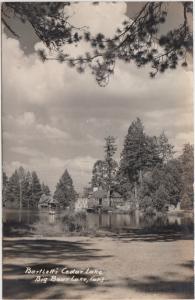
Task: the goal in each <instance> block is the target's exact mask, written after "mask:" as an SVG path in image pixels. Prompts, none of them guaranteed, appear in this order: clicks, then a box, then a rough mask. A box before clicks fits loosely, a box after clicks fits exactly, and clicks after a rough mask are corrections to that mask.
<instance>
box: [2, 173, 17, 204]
mask: <svg viewBox="0 0 195 300" xmlns="http://www.w3.org/2000/svg"><path fill="white" fill-rule="evenodd" d="M5 198H6V207H9V208H19V206H20V187H19V175H18V172H17V170H15V172H14V173H13V174H12V175H11V177H10V178H9V180H8V183H7V188H6V193H5Z"/></svg>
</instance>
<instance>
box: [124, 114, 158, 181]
mask: <svg viewBox="0 0 195 300" xmlns="http://www.w3.org/2000/svg"><path fill="white" fill-rule="evenodd" d="M161 161H162V160H161V158H160V157H159V152H158V144H157V139H156V137H150V136H147V135H146V134H145V133H144V126H143V124H142V122H141V120H140V119H139V118H137V119H136V120H135V121H133V122H132V123H131V125H130V127H129V130H128V134H127V136H126V138H125V142H124V148H123V151H122V153H121V161H120V168H119V169H120V173H121V174H122V175H123V176H124V177H126V178H128V180H129V181H130V182H135V183H138V181H139V177H140V172H143V171H145V170H147V169H150V168H153V167H155V166H156V165H157V164H160V163H161Z"/></svg>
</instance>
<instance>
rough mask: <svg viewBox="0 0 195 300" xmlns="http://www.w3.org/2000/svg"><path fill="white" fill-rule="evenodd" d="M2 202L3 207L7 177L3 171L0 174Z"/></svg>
mask: <svg viewBox="0 0 195 300" xmlns="http://www.w3.org/2000/svg"><path fill="white" fill-rule="evenodd" d="M2 183H3V184H2V200H3V201H2V202H3V206H5V202H6V189H7V184H8V177H7V175H6V173H5V171H3V174H2Z"/></svg>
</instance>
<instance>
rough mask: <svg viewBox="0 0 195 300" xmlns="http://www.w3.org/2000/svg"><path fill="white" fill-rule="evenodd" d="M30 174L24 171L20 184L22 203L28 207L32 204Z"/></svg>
mask: <svg viewBox="0 0 195 300" xmlns="http://www.w3.org/2000/svg"><path fill="white" fill-rule="evenodd" d="M31 203H32V175H31V173H30V172H29V171H27V172H26V174H25V178H24V181H23V184H22V204H23V207H25V208H28V209H29V208H30V207H31V206H32V205H31Z"/></svg>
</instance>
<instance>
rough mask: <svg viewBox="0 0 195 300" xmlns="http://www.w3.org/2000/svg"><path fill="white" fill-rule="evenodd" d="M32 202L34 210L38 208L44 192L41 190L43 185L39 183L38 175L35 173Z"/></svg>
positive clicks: (33, 176)
mask: <svg viewBox="0 0 195 300" xmlns="http://www.w3.org/2000/svg"><path fill="white" fill-rule="evenodd" d="M31 185H32V201H31V206H32V207H33V208H37V207H38V203H39V200H40V198H41V195H42V190H41V184H40V181H39V178H38V176H37V174H36V172H35V171H33V172H32V183H31Z"/></svg>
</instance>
